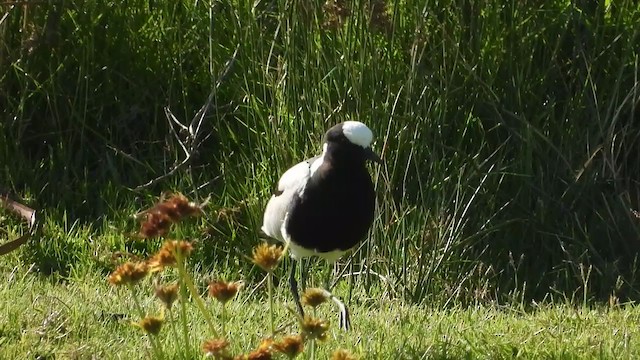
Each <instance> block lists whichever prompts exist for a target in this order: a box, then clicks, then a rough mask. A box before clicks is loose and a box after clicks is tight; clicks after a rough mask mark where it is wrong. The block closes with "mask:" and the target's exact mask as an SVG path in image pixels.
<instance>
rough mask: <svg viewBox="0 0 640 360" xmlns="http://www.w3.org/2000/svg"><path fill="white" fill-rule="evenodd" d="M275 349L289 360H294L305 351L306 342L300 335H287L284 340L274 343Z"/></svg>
mask: <svg viewBox="0 0 640 360" xmlns="http://www.w3.org/2000/svg"><path fill="white" fill-rule="evenodd" d="M273 348H274V349H275V350H276V351H278V352H280V353H282V354H284V355H285V356H286V357H288V358H289V359H293V358H295V357H296V356H298V355H300V354H301V353H302V350H304V341H303V340H302V336H300V335H287V336H285V337H283V338H282V340H280V341H278V342H276V343H274V344H273Z"/></svg>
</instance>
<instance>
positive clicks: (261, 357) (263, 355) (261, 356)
mask: <svg viewBox="0 0 640 360" xmlns="http://www.w3.org/2000/svg"><path fill="white" fill-rule="evenodd" d="M246 359H247V360H271V359H272V356H271V351H269V350H267V349H257V350H254V351H253V352H251V353H249V354H248V355H247V356H246Z"/></svg>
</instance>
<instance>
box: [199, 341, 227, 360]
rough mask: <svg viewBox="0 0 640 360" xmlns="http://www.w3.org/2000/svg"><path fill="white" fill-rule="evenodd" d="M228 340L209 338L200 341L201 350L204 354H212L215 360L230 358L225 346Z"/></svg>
mask: <svg viewBox="0 0 640 360" xmlns="http://www.w3.org/2000/svg"><path fill="white" fill-rule="evenodd" d="M228 346H229V342H228V341H227V340H225V339H210V340H207V341H205V342H204V343H202V351H204V353H205V355H206V356H212V357H213V358H214V359H216V360H218V359H219V360H228V359H231V355H229V351H228V350H227V347H228Z"/></svg>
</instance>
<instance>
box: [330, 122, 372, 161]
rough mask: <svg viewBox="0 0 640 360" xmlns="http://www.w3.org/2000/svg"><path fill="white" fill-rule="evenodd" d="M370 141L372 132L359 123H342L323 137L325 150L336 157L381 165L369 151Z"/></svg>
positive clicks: (370, 150)
mask: <svg viewBox="0 0 640 360" xmlns="http://www.w3.org/2000/svg"><path fill="white" fill-rule="evenodd" d="M372 141H373V132H371V129H369V128H368V127H367V125H365V124H363V123H361V122H359V121H345V122H342V123H340V124H337V125H335V126H333V127H332V128H331V129H329V130H328V131H327V132H326V134H325V135H324V143H325V145H324V146H325V148H328V149H330V150H331V151H333V152H336V153H338V154H336V155H338V156H340V157H342V158H350V159H357V160H371V161H375V162H377V163H379V164H382V159H381V158H380V156H378V154H376V153H375V152H373V150H372V149H371V142H372ZM325 151H326V150H325Z"/></svg>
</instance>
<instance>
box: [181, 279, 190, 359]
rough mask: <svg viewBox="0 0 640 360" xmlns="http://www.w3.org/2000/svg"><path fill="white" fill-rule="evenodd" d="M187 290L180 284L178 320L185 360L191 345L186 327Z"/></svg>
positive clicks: (188, 355)
mask: <svg viewBox="0 0 640 360" xmlns="http://www.w3.org/2000/svg"><path fill="white" fill-rule="evenodd" d="M186 303H187V288H186V287H185V286H184V282H183V283H182V284H180V318H181V320H182V336H183V337H184V348H185V350H186V352H187V358H189V357H191V344H190V342H189V328H188V326H187V304H186Z"/></svg>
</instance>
